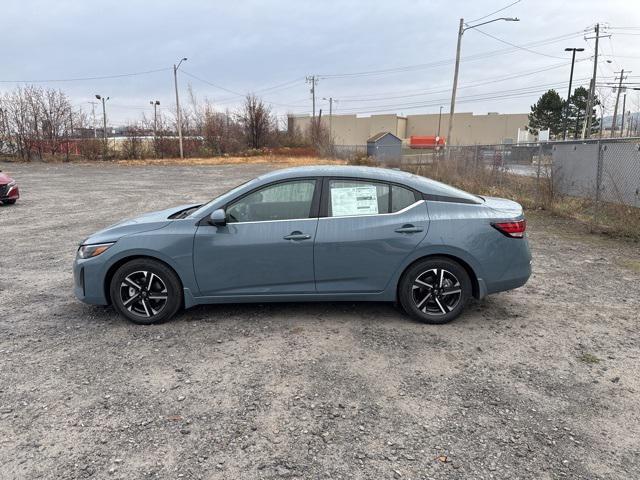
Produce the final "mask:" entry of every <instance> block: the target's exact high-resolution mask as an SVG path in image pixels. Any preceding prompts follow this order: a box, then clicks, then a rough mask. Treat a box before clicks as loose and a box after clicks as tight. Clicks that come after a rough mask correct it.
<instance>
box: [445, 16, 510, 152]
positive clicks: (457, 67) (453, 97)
mask: <svg viewBox="0 0 640 480" xmlns="http://www.w3.org/2000/svg"><path fill="white" fill-rule="evenodd" d="M500 20H504V21H505V22H519V21H520V19H519V18H516V17H500V18H494V19H493V20H488V21H486V22H482V23H477V24H475V25H467V26H466V27H465V23H464V18H461V19H460V25H459V27H458V45H457V47H456V65H455V68H454V71H453V89H452V90H451V108H449V128H448V129H447V138H446V141H447V144H450V142H451V141H452V140H451V134H452V132H453V117H454V114H455V110H456V91H457V90H458V72H459V70H460V49H461V46H462V35H463V34H464V32H466V31H467V30H471V29H472V28H476V27H480V26H481V25H486V24H488V23H493V22H498V21H500Z"/></svg>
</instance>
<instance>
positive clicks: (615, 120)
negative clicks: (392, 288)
mask: <svg viewBox="0 0 640 480" xmlns="http://www.w3.org/2000/svg"><path fill="white" fill-rule="evenodd" d="M627 73H629V72H627ZM625 78H627V77H625V76H624V68H623V69H622V70H620V83H618V88H617V92H616V103H615V106H614V107H613V121H612V123H611V137H614V136H615V135H616V127H617V125H618V102H619V101H620V92H621V91H622V81H623V80H624V79H625ZM616 80H618V79H617V78H616Z"/></svg>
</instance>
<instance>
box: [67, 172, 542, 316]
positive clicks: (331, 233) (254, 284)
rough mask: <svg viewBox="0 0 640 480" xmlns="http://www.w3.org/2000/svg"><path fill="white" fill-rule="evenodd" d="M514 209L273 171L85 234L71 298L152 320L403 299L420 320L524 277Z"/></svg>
mask: <svg viewBox="0 0 640 480" xmlns="http://www.w3.org/2000/svg"><path fill="white" fill-rule="evenodd" d="M525 228H526V222H525V219H524V216H523V212H522V207H521V206H520V205H519V204H517V203H515V202H513V201H510V200H505V199H501V198H492V197H479V196H476V195H471V194H469V193H466V192H464V191H461V190H458V189H456V188H453V187H450V186H448V185H445V184H442V183H439V182H435V181H433V180H429V179H427V178H424V177H420V176H417V175H412V174H409V173H405V172H400V171H397V170H387V169H381V168H367V167H350V166H344V167H338V166H331V167H328V166H326V167H325V166H317V167H301V168H292V169H287V170H279V171H275V172H271V173H268V174H266V175H263V176H261V177H258V178H256V179H254V180H251V181H249V182H247V183H245V184H243V185H240V186H238V187H236V188H234V189H232V190H231V191H229V192H227V193H225V194H223V195H221V196H220V197H218V198H216V199H214V200H212V201H210V202H209V203H206V204H204V205H183V206H181V207H176V208H171V209H168V210H163V211H160V212H154V213H150V214H147V215H143V216H142V217H139V218H136V219H133V220H128V221H124V222H121V223H118V224H116V225H113V226H111V227H108V228H106V229H105V230H102V231H99V232H97V233H95V234H93V235H91V236H90V237H89V238H87V239H85V240H84V241H83V242H82V243H81V245H80V248H79V249H78V253H77V256H76V260H75V262H74V268H73V270H74V277H75V287H74V290H75V294H76V296H77V297H78V298H79V299H80V300H82V301H84V302H86V303H90V304H95V305H108V304H112V305H113V306H114V308H115V309H116V310H117V311H118V312H120V313H121V314H122V315H123V316H124V317H126V318H128V319H129V320H131V321H133V322H136V323H140V324H151V323H156V322H160V321H163V320H167V319H168V318H170V317H172V316H173V315H174V314H175V313H176V312H177V311H178V310H179V309H180V308H182V307H184V308H189V307H192V306H194V305H198V304H211V303H232V302H275V301H340V300H348V301H381V302H398V303H399V304H400V305H401V306H402V308H403V309H404V310H405V311H406V312H407V313H408V314H409V315H411V316H412V317H414V318H416V319H418V320H421V321H423V322H427V323H445V322H448V321H450V320H453V319H454V318H456V317H457V316H458V315H459V314H460V312H461V311H462V309H463V307H464V304H465V302H466V301H467V299H469V298H470V297H475V298H478V299H481V298H483V297H485V296H486V295H488V294H491V293H495V292H500V291H504V290H509V289H513V288H517V287H519V286H521V285H523V284H524V283H525V282H526V281H527V280H528V278H529V276H530V274H531V255H530V253H529V247H528V244H527V239H526V234H525Z"/></svg>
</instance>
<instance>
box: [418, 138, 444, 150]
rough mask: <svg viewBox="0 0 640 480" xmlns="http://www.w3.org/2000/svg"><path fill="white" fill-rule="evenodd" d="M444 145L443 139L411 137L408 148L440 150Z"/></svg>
mask: <svg viewBox="0 0 640 480" xmlns="http://www.w3.org/2000/svg"><path fill="white" fill-rule="evenodd" d="M445 144H446V141H445V138H444V137H437V136H435V135H411V136H410V137H409V148H432V149H433V148H440V147H443V146H444V145H445Z"/></svg>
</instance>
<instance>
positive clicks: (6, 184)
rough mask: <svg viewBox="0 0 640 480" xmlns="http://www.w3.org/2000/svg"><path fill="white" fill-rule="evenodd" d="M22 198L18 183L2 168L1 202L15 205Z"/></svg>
mask: <svg viewBox="0 0 640 480" xmlns="http://www.w3.org/2000/svg"><path fill="white" fill-rule="evenodd" d="M18 198H20V190H19V189H18V184H17V183H16V181H15V180H14V179H13V178H11V177H10V176H9V175H7V174H5V173H2V170H0V203H6V204H8V205H13V204H14V203H16V200H18Z"/></svg>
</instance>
